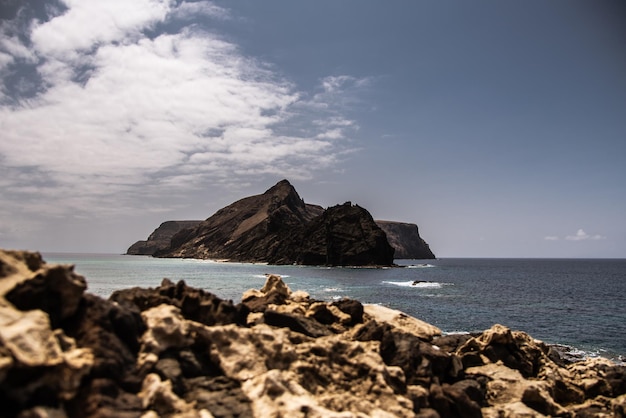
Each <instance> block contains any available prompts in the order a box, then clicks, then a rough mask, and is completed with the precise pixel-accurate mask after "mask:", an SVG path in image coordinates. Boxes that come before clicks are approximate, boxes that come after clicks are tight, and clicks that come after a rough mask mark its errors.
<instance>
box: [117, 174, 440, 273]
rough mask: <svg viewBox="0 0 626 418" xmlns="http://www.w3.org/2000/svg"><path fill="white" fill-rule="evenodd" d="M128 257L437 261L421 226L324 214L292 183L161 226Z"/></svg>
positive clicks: (355, 212)
mask: <svg viewBox="0 0 626 418" xmlns="http://www.w3.org/2000/svg"><path fill="white" fill-rule="evenodd" d="M394 251H395V256H394ZM127 254H133V255H134V254H145V255H154V256H156V257H181V258H205V259H206V258H213V259H227V260H231V261H246V262H267V263H272V264H292V263H296V264H324V265H389V264H392V263H393V259H394V258H434V257H435V256H434V255H433V254H432V252H431V251H430V249H429V248H428V244H426V242H424V240H422V238H421V237H420V236H419V233H418V230H417V225H414V224H406V223H397V222H390V221H374V220H373V219H372V217H371V215H370V214H369V212H368V211H367V210H366V209H364V208H361V207H359V206H358V205H352V204H350V203H349V202H347V203H345V204H343V205H337V206H334V207H331V208H328V209H326V210H324V208H322V207H321V206H318V205H312V204H307V203H305V202H304V200H303V199H301V198H300V196H299V195H298V193H297V192H296V190H295V189H294V188H293V186H292V185H291V184H290V183H289V182H288V181H287V180H282V181H280V182H278V183H277V184H276V185H275V186H273V187H271V188H270V189H268V190H267V191H266V192H265V193H263V194H260V195H255V196H249V197H246V198H243V199H240V200H238V201H236V202H234V203H232V204H231V205H229V206H227V207H225V208H223V209H220V210H219V211H217V212H216V213H215V214H214V215H213V216H211V217H210V218H208V219H206V220H205V221H170V222H164V223H163V224H161V226H160V227H159V228H157V229H156V230H155V231H154V232H153V233H152V235H150V237H149V238H148V240H147V241H138V242H137V243H135V244H133V245H132V246H131V247H130V248H129V249H128V252H127Z"/></svg>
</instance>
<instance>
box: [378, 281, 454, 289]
mask: <svg viewBox="0 0 626 418" xmlns="http://www.w3.org/2000/svg"><path fill="white" fill-rule="evenodd" d="M383 283H384V284H391V285H394V286H401V287H417V288H427V289H428V288H429V289H433V288H435V289H439V288H441V287H443V286H444V285H451V283H439V282H428V281H420V280H408V281H406V282H392V281H383Z"/></svg>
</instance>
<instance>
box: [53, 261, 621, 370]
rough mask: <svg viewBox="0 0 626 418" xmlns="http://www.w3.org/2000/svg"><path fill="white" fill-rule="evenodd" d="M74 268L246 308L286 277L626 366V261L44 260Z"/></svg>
mask: <svg viewBox="0 0 626 418" xmlns="http://www.w3.org/2000/svg"><path fill="white" fill-rule="evenodd" d="M44 258H45V260H46V261H47V262H49V263H63V264H74V265H75V266H76V267H75V271H76V272H77V273H79V274H82V275H83V276H85V277H86V278H87V283H88V291H89V292H91V293H94V294H97V295H99V296H102V297H105V298H106V297H108V296H109V295H110V294H111V293H112V292H113V291H114V290H117V289H121V288H127V287H133V286H141V287H155V286H158V285H159V284H160V283H161V280H162V279H163V278H164V277H167V278H169V279H171V280H172V281H174V282H176V281H178V280H184V281H185V282H186V283H187V284H188V285H190V286H194V287H198V288H202V289H205V290H207V291H210V292H212V293H214V294H216V295H217V296H219V297H221V298H223V299H231V300H233V301H234V302H239V301H240V299H241V295H242V293H243V292H244V291H245V290H247V289H250V288H257V289H259V288H261V287H262V286H263V284H264V283H265V274H266V273H273V274H280V275H281V276H282V277H283V280H284V281H285V282H286V283H287V284H288V285H289V287H290V288H291V289H292V290H304V291H306V292H309V294H310V295H311V296H312V297H314V298H316V299H321V300H327V301H331V300H334V299H339V298H343V297H348V298H353V299H358V300H359V301H361V302H363V303H377V304H382V305H385V306H388V307H391V308H394V309H399V310H402V311H404V312H406V313H407V314H409V315H412V316H414V317H417V318H419V319H422V320H424V321H426V322H429V323H431V324H433V325H436V326H438V327H439V328H441V329H442V330H443V331H444V332H446V333H456V332H474V331H482V330H485V329H487V328H489V327H491V326H492V325H493V324H496V323H498V324H502V325H506V326H508V327H510V328H511V329H515V330H522V331H525V332H528V333H529V334H530V335H531V336H533V337H534V338H537V339H540V340H542V341H544V342H546V343H550V344H560V345H564V346H567V347H570V348H571V349H572V350H574V352H578V353H580V354H583V355H590V356H602V357H607V358H610V359H613V360H616V361H620V362H623V361H624V360H625V359H626V259H589V260H586V259H453V258H450V259H439V260H397V261H396V262H397V263H398V264H400V265H403V266H404V267H403V268H385V269H370V268H328V267H310V266H273V265H264V264H245V263H219V262H212V261H206V260H192V259H158V258H151V257H143V256H127V255H110V254H44Z"/></svg>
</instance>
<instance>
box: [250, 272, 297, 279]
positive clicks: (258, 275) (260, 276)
mask: <svg viewBox="0 0 626 418" xmlns="http://www.w3.org/2000/svg"><path fill="white" fill-rule="evenodd" d="M267 276H268V274H267V273H266V274H253V275H252V277H256V278H257V279H267ZM278 276H280V277H281V279H286V278H288V277H291V276H290V275H288V274H278Z"/></svg>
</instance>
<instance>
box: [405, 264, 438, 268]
mask: <svg viewBox="0 0 626 418" xmlns="http://www.w3.org/2000/svg"><path fill="white" fill-rule="evenodd" d="M431 267H436V266H434V265H432V264H411V265H409V266H406V268H408V269H427V268H431Z"/></svg>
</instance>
